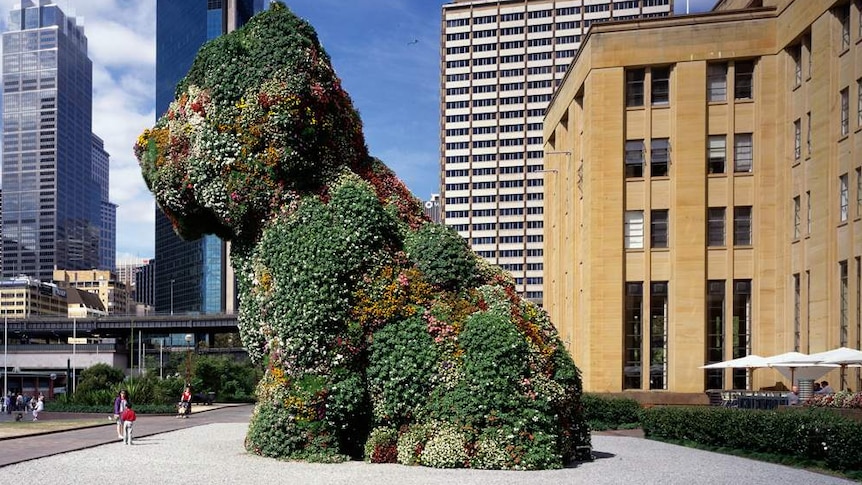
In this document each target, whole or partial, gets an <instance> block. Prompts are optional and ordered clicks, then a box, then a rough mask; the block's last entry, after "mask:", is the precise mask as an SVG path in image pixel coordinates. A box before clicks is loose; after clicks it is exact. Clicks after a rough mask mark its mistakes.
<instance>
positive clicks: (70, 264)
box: [2, 0, 107, 281]
mask: <svg viewBox="0 0 862 485" xmlns="http://www.w3.org/2000/svg"><path fill="white" fill-rule="evenodd" d="M92 73H93V65H92V62H91V61H90V59H89V58H88V57H87V37H86V36H85V35H84V29H83V27H82V26H80V25H78V24H77V22H76V19H75V18H74V17H70V16H67V15H66V14H65V13H64V12H63V11H62V10H61V9H60V8H59V7H58V6H57V5H54V4H53V2H51V1H49V0H36V1H34V0H23V1H22V2H20V4H18V5H16V6H15V7H13V9H12V11H11V14H10V16H9V24H8V26H7V30H6V31H5V32H4V33H3V107H4V109H3V148H2V150H3V164H2V167H3V196H4V207H3V211H2V222H3V256H4V257H3V264H2V275H3V276H5V277H9V276H16V275H19V274H25V275H28V276H31V277H35V278H38V279H41V280H43V281H51V279H52V277H53V271H54V269H55V268H60V269H67V270H80V269H93V268H98V267H99V262H100V261H99V250H100V244H101V243H100V231H101V229H102V222H103V218H102V212H103V202H106V201H107V167H106V165H107V163H106V162H107V154H106V153H104V154H103V156H102V154H100V155H99V157H98V159H99V160H100V162H99V163H100V164H102V165H104V167H103V168H104V169H105V170H104V173H103V176H101V175H98V176H97V170H96V167H95V166H94V161H95V160H96V158H97V157H96V156H94V152H93V147H94V140H93V134H92V106H93V95H92V93H93V82H92ZM100 181H101V182H100ZM102 183H103V184H104V186H100V184H102Z"/></svg>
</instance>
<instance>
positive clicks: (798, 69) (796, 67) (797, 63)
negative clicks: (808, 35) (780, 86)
mask: <svg viewBox="0 0 862 485" xmlns="http://www.w3.org/2000/svg"><path fill="white" fill-rule="evenodd" d="M792 49H793V50H792V53H791V55H792V56H793V86H794V87H796V86H800V85H802V45H801V44H800V45H797V46H794V47H793V48H792Z"/></svg>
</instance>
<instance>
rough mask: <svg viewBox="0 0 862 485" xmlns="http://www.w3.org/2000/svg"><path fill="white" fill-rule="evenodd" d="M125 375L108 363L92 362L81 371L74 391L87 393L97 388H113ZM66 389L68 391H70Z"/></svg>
mask: <svg viewBox="0 0 862 485" xmlns="http://www.w3.org/2000/svg"><path fill="white" fill-rule="evenodd" d="M125 378H126V375H125V374H123V371H122V370H121V369H117V368H115V367H112V366H110V365H108V364H104V363H100V364H94V365H91V366H90V367H87V368H86V369H84V370H82V371H81V375H80V377H79V379H78V385H77V386H76V387H75V393H79V392H80V393H88V392H90V391H94V390H99V389H113V388H114V386H115V385H117V384H119V383H121V382H123V380H124V379H125ZM71 391H72V390H71V389H68V392H71Z"/></svg>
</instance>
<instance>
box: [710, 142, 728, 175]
mask: <svg viewBox="0 0 862 485" xmlns="http://www.w3.org/2000/svg"><path fill="white" fill-rule="evenodd" d="M719 142H720V146H719ZM719 150H720V151H719ZM706 153H707V173H708V174H713V175H717V174H725V173H727V135H709V136H708V137H707V139H706ZM719 155H720V158H719ZM719 163H720V164H721V169H720V170H719V166H718V164H719Z"/></svg>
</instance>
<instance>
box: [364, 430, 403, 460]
mask: <svg viewBox="0 0 862 485" xmlns="http://www.w3.org/2000/svg"><path fill="white" fill-rule="evenodd" d="M397 459H398V431H396V430H394V429H392V428H385V427H381V428H374V429H373V430H371V434H370V435H368V441H366V442H365V460H366V461H370V462H371V463H395V462H396V461H397Z"/></svg>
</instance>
